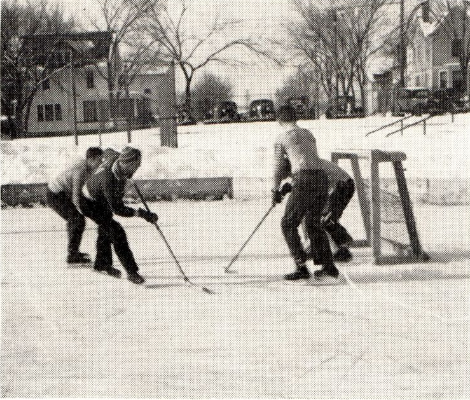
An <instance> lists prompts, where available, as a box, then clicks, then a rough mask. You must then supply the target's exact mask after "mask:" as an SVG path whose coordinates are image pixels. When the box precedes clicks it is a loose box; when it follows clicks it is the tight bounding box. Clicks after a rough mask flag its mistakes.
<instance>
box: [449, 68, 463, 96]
mask: <svg viewBox="0 0 470 400" xmlns="http://www.w3.org/2000/svg"><path fill="white" fill-rule="evenodd" d="M452 87H453V88H454V89H455V90H456V91H458V92H461V93H462V92H463V91H464V90H465V84H464V80H463V74H462V71H460V70H457V71H452Z"/></svg>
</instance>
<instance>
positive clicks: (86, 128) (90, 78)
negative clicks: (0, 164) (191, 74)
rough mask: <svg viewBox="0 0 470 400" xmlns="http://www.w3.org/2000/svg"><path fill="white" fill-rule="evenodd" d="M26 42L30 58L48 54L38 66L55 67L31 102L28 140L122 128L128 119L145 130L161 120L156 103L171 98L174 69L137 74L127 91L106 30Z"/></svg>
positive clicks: (28, 39)
mask: <svg viewBox="0 0 470 400" xmlns="http://www.w3.org/2000/svg"><path fill="white" fill-rule="evenodd" d="M25 40H27V41H28V43H27V45H28V48H29V49H30V51H31V53H32V54H39V55H41V54H44V55H47V57H46V56H44V57H43V58H44V59H42V58H41V56H39V57H35V62H36V63H37V65H38V68H41V67H42V66H44V65H46V64H47V63H50V62H51V58H53V59H54V69H55V72H54V73H52V74H51V75H50V76H49V78H48V79H46V80H44V81H43V82H42V83H41V85H40V87H39V88H38V90H37V93H36V94H35V96H34V98H33V101H32V103H31V107H30V113H29V117H28V132H27V133H26V134H25V135H27V136H47V135H57V134H64V133H65V134H67V133H74V132H75V131H76V132H90V133H91V132H97V131H101V132H103V131H108V130H115V129H124V128H125V127H126V125H127V120H130V121H131V123H132V125H133V127H144V126H149V125H150V124H152V123H153V122H155V120H156V118H158V117H159V116H160V109H161V108H162V104H161V103H162V102H165V99H171V98H172V97H171V96H170V95H169V93H170V92H171V90H173V92H174V71H171V72H169V70H171V68H170V67H169V66H168V65H167V66H166V68H161V69H160V70H153V71H152V70H146V71H143V72H140V73H139V74H137V75H135V76H134V77H133V79H132V81H131V83H130V85H129V87H127V88H125V89H126V90H124V88H122V87H121V88H120V89H119V83H120V82H121V81H120V79H119V77H120V76H122V73H121V71H120V70H121V68H120V67H121V66H122V62H121V60H120V57H119V53H118V51H117V49H116V51H114V52H113V49H112V46H113V44H114V39H113V34H112V33H111V32H84V33H70V34H63V35H34V36H29V37H27V38H25ZM50 49H53V51H51V50H50ZM113 53H114V54H115V56H111V54H113ZM51 54H52V56H51ZM110 69H112V70H113V71H116V73H115V76H116V79H115V82H114V85H113V86H114V87H115V88H118V89H117V90H113V91H111V92H110V90H109V82H108V79H107V77H108V76H110V75H111V73H110ZM172 74H173V75H172ZM171 78H172V79H171ZM167 81H169V82H167ZM171 88H173V89H171ZM167 92H169V93H167ZM170 94H171V93H170ZM110 104H111V107H110ZM167 113H168V112H167Z"/></svg>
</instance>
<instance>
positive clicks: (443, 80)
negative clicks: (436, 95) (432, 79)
mask: <svg viewBox="0 0 470 400" xmlns="http://www.w3.org/2000/svg"><path fill="white" fill-rule="evenodd" d="M439 88H440V89H445V88H447V71H440V72H439Z"/></svg>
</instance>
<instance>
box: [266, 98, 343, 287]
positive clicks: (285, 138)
mask: <svg viewBox="0 0 470 400" xmlns="http://www.w3.org/2000/svg"><path fill="white" fill-rule="evenodd" d="M296 120H297V118H296V112H295V109H294V108H292V107H291V106H282V107H280V109H279V111H278V121H279V123H280V125H281V126H282V128H284V132H283V133H281V134H280V135H279V136H278V137H277V138H276V142H275V146H274V189H273V191H272V193H273V199H272V200H273V204H276V203H280V202H281V201H282V197H283V196H282V192H281V189H279V187H280V183H281V181H282V180H283V179H285V178H287V177H288V176H289V175H292V192H291V195H290V197H289V199H288V200H287V204H286V209H285V214H284V216H283V218H282V221H281V226H282V232H283V234H284V238H285V240H286V242H287V246H288V247H289V251H290V253H291V255H292V257H293V258H294V262H295V264H296V267H297V268H296V271H294V272H293V273H291V274H287V275H285V276H284V278H285V279H286V280H298V279H308V278H309V277H310V272H309V270H308V268H307V266H306V261H307V254H306V253H305V251H304V249H303V247H302V244H301V241H300V236H299V232H298V227H299V225H300V224H301V222H302V219H303V218H304V217H305V218H306V225H307V231H308V236H309V238H310V240H311V242H312V243H313V246H314V247H315V249H316V250H317V251H318V252H319V254H320V257H321V260H322V264H323V267H322V269H320V270H317V271H314V277H315V279H318V280H323V279H324V278H326V277H328V276H331V277H334V278H337V277H338V275H339V271H338V269H337V268H336V266H335V264H334V262H333V256H332V254H331V249H330V243H329V241H328V237H327V234H326V232H325V230H324V228H323V226H322V225H321V222H320V218H321V212H322V210H323V208H324V206H325V205H326V201H327V198H328V177H327V175H326V173H325V172H324V171H323V169H322V167H321V163H320V158H319V157H318V152H317V147H316V141H315V138H314V136H313V134H312V133H311V132H310V131H309V130H307V129H303V128H300V127H299V126H298V125H297V123H296Z"/></svg>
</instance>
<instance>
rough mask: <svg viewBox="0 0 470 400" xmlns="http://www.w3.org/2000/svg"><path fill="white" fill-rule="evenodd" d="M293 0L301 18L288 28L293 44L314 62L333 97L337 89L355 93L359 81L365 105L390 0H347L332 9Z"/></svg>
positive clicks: (342, 91)
mask: <svg viewBox="0 0 470 400" xmlns="http://www.w3.org/2000/svg"><path fill="white" fill-rule="evenodd" d="M292 3H293V5H294V7H295V8H296V10H297V12H298V14H299V16H300V21H299V22H297V23H296V24H290V26H289V27H288V28H287V29H288V32H289V37H290V42H289V44H290V45H291V48H293V49H294V50H295V51H296V52H297V53H298V54H301V55H302V56H303V58H304V59H306V60H308V61H309V62H310V63H311V64H312V66H313V69H314V71H315V72H316V74H317V76H318V78H319V81H320V84H321V86H322V89H323V90H324V92H325V93H326V95H327V96H328V97H329V98H330V99H332V98H333V97H335V96H336V93H334V91H337V92H338V93H342V94H344V95H351V94H352V95H354V91H355V87H356V85H357V86H358V88H359V90H360V93H361V101H362V106H363V107H364V100H365V84H366V82H367V75H366V68H367V63H368V60H369V59H370V57H371V56H372V55H373V54H375V53H376V52H378V51H379V50H380V46H373V43H374V39H375V38H376V31H377V28H378V27H379V26H380V21H381V20H382V18H383V16H384V13H383V7H384V6H385V5H386V4H387V0H372V1H369V2H368V3H367V4H363V5H358V6H349V5H348V3H347V2H345V3H344V4H342V5H341V4H338V5H337V7H336V8H329V9H324V8H323V9H322V8H319V7H318V6H316V5H315V4H313V3H312V2H309V1H305V0H293V1H292Z"/></svg>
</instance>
